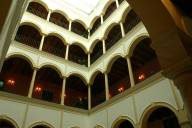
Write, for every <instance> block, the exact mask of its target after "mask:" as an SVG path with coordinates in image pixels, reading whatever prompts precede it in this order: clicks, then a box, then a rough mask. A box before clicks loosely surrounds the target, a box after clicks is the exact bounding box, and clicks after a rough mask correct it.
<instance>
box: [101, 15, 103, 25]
mask: <svg viewBox="0 0 192 128" xmlns="http://www.w3.org/2000/svg"><path fill="white" fill-rule="evenodd" d="M101 24H103V14H101Z"/></svg>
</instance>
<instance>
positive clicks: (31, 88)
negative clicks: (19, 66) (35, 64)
mask: <svg viewBox="0 0 192 128" xmlns="http://www.w3.org/2000/svg"><path fill="white" fill-rule="evenodd" d="M36 74H37V69H36V68H35V69H34V71H33V75H32V79H31V83H30V87H29V93H28V97H29V98H31V97H32V93H33V88H34V84H35V78H36Z"/></svg>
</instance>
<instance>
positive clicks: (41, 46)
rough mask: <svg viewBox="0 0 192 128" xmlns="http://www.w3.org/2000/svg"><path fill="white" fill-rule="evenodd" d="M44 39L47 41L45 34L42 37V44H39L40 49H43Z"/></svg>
mask: <svg viewBox="0 0 192 128" xmlns="http://www.w3.org/2000/svg"><path fill="white" fill-rule="evenodd" d="M44 41H45V35H44V34H43V35H42V38H41V42H40V46H39V51H42V48H43V44H44Z"/></svg>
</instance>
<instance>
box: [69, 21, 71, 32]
mask: <svg viewBox="0 0 192 128" xmlns="http://www.w3.org/2000/svg"><path fill="white" fill-rule="evenodd" d="M71 26H72V20H69V31H71Z"/></svg>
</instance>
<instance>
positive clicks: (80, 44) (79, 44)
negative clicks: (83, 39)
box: [70, 41, 88, 53]
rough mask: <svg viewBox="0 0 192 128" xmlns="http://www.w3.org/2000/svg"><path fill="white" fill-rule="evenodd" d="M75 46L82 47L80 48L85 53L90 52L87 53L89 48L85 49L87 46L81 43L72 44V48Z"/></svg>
mask: <svg viewBox="0 0 192 128" xmlns="http://www.w3.org/2000/svg"><path fill="white" fill-rule="evenodd" d="M73 45H76V46H78V47H80V48H81V49H82V50H83V51H84V53H87V52H88V51H87V48H86V47H85V45H83V44H82V43H80V42H77V41H75V42H72V43H71V45H70V46H73Z"/></svg>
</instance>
